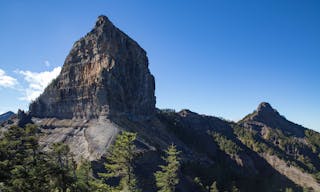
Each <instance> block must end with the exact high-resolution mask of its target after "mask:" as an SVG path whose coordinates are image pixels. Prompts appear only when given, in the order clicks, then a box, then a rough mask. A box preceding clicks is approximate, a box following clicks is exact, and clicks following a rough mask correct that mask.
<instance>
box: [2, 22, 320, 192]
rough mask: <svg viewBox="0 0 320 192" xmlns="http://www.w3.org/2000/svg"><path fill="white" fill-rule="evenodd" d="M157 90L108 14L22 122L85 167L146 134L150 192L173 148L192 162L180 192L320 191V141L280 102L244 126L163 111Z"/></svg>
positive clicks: (144, 178) (143, 153)
mask: <svg viewBox="0 0 320 192" xmlns="http://www.w3.org/2000/svg"><path fill="white" fill-rule="evenodd" d="M154 89H155V83H154V78H153V76H152V75H151V74H150V71H149V69H148V59H147V56H146V52H145V51H144V50H143V49H142V48H141V47H140V46H139V45H138V44H137V43H136V42H135V41H133V40H132V39H131V38H129V37H128V36H127V35H125V34H124V33H123V32H121V31H120V30H119V29H117V28H116V27H115V26H114V25H113V24H112V23H111V22H110V21H109V20H108V18H107V17H105V16H100V17H99V18H98V20H97V22H96V24H95V27H94V28H93V29H92V31H91V32H89V33H88V34H87V35H86V36H85V37H83V38H81V39H80V40H79V41H77V42H76V43H75V44H74V46H73V48H72V50H71V51H70V53H69V55H68V56H67V58H66V60H65V63H64V65H63V68H62V71H61V73H60V75H59V76H58V77H57V79H56V80H54V81H53V82H52V83H51V84H50V85H49V86H48V87H47V88H46V90H45V91H44V93H43V94H42V95H41V96H40V97H39V98H38V99H37V100H36V101H35V102H33V103H32V104H31V105H30V111H29V114H24V113H20V118H19V119H18V120H15V121H16V122H17V124H19V123H20V122H26V121H25V120H28V121H27V122H30V121H29V120H30V119H29V118H32V119H31V120H32V122H33V123H34V124H36V125H38V126H39V127H40V129H41V138H40V144H41V145H42V146H44V149H45V150H50V146H51V145H52V144H53V143H57V142H63V143H65V144H67V145H68V146H69V147H70V152H71V153H73V154H74V155H75V159H76V160H80V159H81V158H85V159H89V160H92V161H96V160H99V159H101V157H102V156H103V155H104V154H106V152H107V150H108V147H109V146H110V145H111V144H112V142H113V141H114V139H115V138H116V136H117V135H118V133H119V131H121V130H128V131H132V132H136V133H137V135H138V138H137V142H136V145H137V148H138V150H139V157H138V159H137V160H136V165H137V166H136V172H137V175H138V179H139V181H141V185H142V186H141V187H142V189H143V191H156V186H155V184H154V182H153V181H152V178H153V173H154V172H155V171H156V170H158V169H159V167H158V165H159V164H160V163H161V157H160V156H161V155H162V151H163V150H164V149H166V148H167V146H168V145H171V144H172V143H174V144H175V145H176V146H177V148H178V149H179V150H180V151H181V154H180V155H181V159H182V162H181V164H182V169H181V174H180V176H181V182H180V184H179V186H178V190H177V191H186V192H188V191H201V190H199V186H198V185H196V184H195V182H194V180H193V179H194V178H195V177H200V178H201V179H202V180H203V181H204V182H205V184H206V185H211V184H212V181H217V183H218V186H219V190H221V191H230V190H231V187H232V186H233V185H234V184H236V186H238V187H239V188H240V190H241V191H266V192H269V191H284V190H285V188H287V187H291V188H293V189H294V190H295V191H302V187H303V186H307V187H310V188H311V189H312V188H313V189H315V190H318V189H320V186H319V181H318V180H317V179H316V178H315V177H314V176H316V175H317V172H319V171H320V162H319V157H320V155H319V154H320V144H319V142H318V141H319V139H318V138H320V135H319V134H318V133H313V132H310V130H309V132H307V131H308V130H307V129H306V128H304V127H302V126H300V125H297V124H294V123H292V122H290V121H288V120H286V119H285V118H284V117H283V116H281V115H280V114H279V113H278V112H277V111H276V110H275V109H273V108H272V107H271V106H270V104H268V103H261V104H260V105H259V107H258V108H257V110H255V111H254V112H253V113H251V114H249V115H247V116H246V117H245V118H244V119H243V120H241V121H240V122H237V123H236V122H230V121H225V120H223V119H219V118H216V117H212V116H207V115H200V114H197V113H194V112H192V111H189V110H182V111H180V112H175V111H173V110H159V109H157V110H156V109H155V102H156V99H155V96H154ZM146 117H147V118H146ZM16 119H17V118H16ZM22 120H23V121H22ZM8 126H9V125H8ZM8 126H7V127H8ZM0 131H1V130H0ZM300 177H302V178H303V179H299V178H300ZM319 180H320V179H319ZM270 184H272V185H270Z"/></svg>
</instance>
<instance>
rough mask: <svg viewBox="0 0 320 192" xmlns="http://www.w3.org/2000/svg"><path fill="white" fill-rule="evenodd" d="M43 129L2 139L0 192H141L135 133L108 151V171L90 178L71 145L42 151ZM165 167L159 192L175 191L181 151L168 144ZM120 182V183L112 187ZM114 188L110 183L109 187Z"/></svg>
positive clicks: (119, 139) (18, 129) (17, 130)
mask: <svg viewBox="0 0 320 192" xmlns="http://www.w3.org/2000/svg"><path fill="white" fill-rule="evenodd" d="M39 136H40V129H39V128H38V127H37V126H35V125H32V124H28V125H26V126H25V127H24V128H21V127H18V126H12V127H11V128H9V129H8V130H7V131H5V132H4V133H3V135H2V138H1V139H0V191H3V192H13V191H21V192H24V191H26V192H27V191H35V192H48V191H50V192H87V191H94V192H118V191H119V192H120V191H123V192H139V191H142V190H141V189H140V188H139V184H138V183H139V182H138V179H137V178H136V176H135V174H134V159H135V158H136V155H137V154H136V146H135V145H134V141H135V140H136V138H137V134H136V133H131V132H127V131H123V132H122V133H121V134H119V135H118V136H117V138H116V140H115V142H114V144H113V145H112V146H111V148H110V149H109V150H108V154H107V155H106V162H105V164H104V167H105V170H106V172H103V173H98V175H99V177H98V178H95V177H93V175H92V168H91V163H90V162H89V161H87V160H84V159H83V160H81V161H80V162H79V161H78V162H77V161H75V159H74V156H73V154H72V153H71V152H70V149H69V147H68V146H67V145H65V144H63V143H55V144H53V145H52V146H51V150H49V151H48V152H44V151H43V150H42V146H40V145H39ZM165 153H166V155H165V157H163V159H164V162H165V164H164V165H160V166H159V170H158V171H156V172H155V173H154V177H155V181H156V183H155V185H156V186H157V189H158V191H159V192H173V191H175V190H176V186H177V184H178V183H179V175H178V172H179V169H180V157H179V154H180V151H178V150H177V148H176V146H175V145H170V146H169V147H168V149H167V150H166V151H165ZM110 181H118V182H110ZM110 183H112V184H110Z"/></svg>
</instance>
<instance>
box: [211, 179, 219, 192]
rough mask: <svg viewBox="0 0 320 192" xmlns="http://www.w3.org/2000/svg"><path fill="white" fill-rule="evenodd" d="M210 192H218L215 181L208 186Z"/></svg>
mask: <svg viewBox="0 0 320 192" xmlns="http://www.w3.org/2000/svg"><path fill="white" fill-rule="evenodd" d="M210 192H219V190H218V187H217V182H216V181H214V182H213V183H212V185H211V186H210Z"/></svg>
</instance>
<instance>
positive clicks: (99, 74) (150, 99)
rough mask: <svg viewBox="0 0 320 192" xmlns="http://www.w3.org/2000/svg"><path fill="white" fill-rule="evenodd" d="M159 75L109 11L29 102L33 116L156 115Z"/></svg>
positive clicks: (78, 43)
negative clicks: (155, 93)
mask: <svg viewBox="0 0 320 192" xmlns="http://www.w3.org/2000/svg"><path fill="white" fill-rule="evenodd" d="M154 89H155V83H154V77H153V76H152V75H151V73H150V71H149V69H148V58H147V56H146V52H145V51H144V50H143V49H142V48H141V47H140V46H139V45H138V44H137V43H136V42H135V41H134V40H132V39H131V38H130V37H128V36H127V35H126V34H124V33H123V32H121V31H120V30H119V29H118V28H116V27H115V26H114V25H113V24H112V23H111V22H110V21H109V20H108V18H107V17H105V16H100V17H98V20H97V22H96V24H95V27H94V28H93V29H92V31H91V32H89V33H88V34H87V35H86V36H85V37H83V38H81V39H80V40H79V41H77V42H76V43H75V44H74V46H73V48H72V50H71V51H70V53H69V55H68V56H67V58H66V60H65V63H64V65H63V68H62V71H61V73H60V75H59V76H58V77H57V78H56V79H55V80H54V81H53V82H52V83H51V84H50V85H49V86H48V87H47V88H46V90H45V91H44V93H43V94H42V95H41V96H40V97H39V98H38V99H37V100H36V101H34V102H33V103H32V104H31V105H30V114H31V115H32V116H34V117H40V118H44V117H56V118H61V119H71V118H86V119H91V118H97V117H99V116H100V115H129V116H143V117H146V116H152V115H153V114H154V112H155V102H156V100H155V96H154Z"/></svg>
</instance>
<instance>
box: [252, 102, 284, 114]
mask: <svg viewBox="0 0 320 192" xmlns="http://www.w3.org/2000/svg"><path fill="white" fill-rule="evenodd" d="M256 111H257V113H258V115H259V114H260V115H261V114H268V115H270V114H273V115H279V113H278V111H277V110H275V109H274V108H272V106H271V105H270V104H269V103H267V102H262V103H260V104H259V106H258V108H257V110H256Z"/></svg>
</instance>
